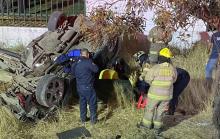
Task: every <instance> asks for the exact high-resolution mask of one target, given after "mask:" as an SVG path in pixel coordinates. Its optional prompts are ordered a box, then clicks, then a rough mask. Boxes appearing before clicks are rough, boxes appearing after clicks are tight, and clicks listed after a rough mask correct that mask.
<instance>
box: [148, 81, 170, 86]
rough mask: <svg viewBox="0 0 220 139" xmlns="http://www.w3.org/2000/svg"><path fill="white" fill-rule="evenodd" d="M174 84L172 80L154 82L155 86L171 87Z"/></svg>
mask: <svg viewBox="0 0 220 139" xmlns="http://www.w3.org/2000/svg"><path fill="white" fill-rule="evenodd" d="M171 84H172V82H171V81H159V80H155V81H153V82H152V85H153V86H158V87H169V86H170V85H171Z"/></svg>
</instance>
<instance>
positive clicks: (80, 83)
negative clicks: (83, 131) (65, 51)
mask: <svg viewBox="0 0 220 139" xmlns="http://www.w3.org/2000/svg"><path fill="white" fill-rule="evenodd" d="M97 72H98V67H97V65H95V64H94V63H93V61H92V60H91V59H90V58H89V51H88V50H87V49H82V50H81V57H80V58H79V60H78V62H77V63H76V64H75V65H74V66H73V67H72V73H73V75H74V76H75V78H76V85H77V92H78V94H79V99H80V100H79V101H80V119H81V122H82V124H83V125H84V124H85V122H86V119H87V103H88V104H89V110H90V120H91V123H92V124H96V122H97V97H96V91H95V89H94V86H93V84H94V76H95V73H97Z"/></svg>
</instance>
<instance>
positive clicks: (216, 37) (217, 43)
mask: <svg viewBox="0 0 220 139" xmlns="http://www.w3.org/2000/svg"><path fill="white" fill-rule="evenodd" d="M211 42H212V44H213V47H212V52H211V55H210V57H209V61H208V63H207V65H206V79H209V78H212V71H213V68H214V67H215V66H216V64H217V62H218V55H219V53H220V32H216V33H214V34H213V35H212V38H211Z"/></svg>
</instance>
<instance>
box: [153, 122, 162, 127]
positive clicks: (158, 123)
mask: <svg viewBox="0 0 220 139" xmlns="http://www.w3.org/2000/svg"><path fill="white" fill-rule="evenodd" d="M162 124H163V123H162V122H158V121H154V126H157V127H161V126H162Z"/></svg>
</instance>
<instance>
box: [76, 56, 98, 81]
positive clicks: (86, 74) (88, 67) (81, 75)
mask: <svg viewBox="0 0 220 139" xmlns="http://www.w3.org/2000/svg"><path fill="white" fill-rule="evenodd" d="M97 72H98V67H97V66H96V65H95V64H94V63H93V62H92V60H91V59H86V58H83V57H82V58H80V59H79V60H78V62H77V63H76V65H75V67H74V73H75V77H76V81H77V84H78V85H89V84H91V85H92V84H93V82H94V74H95V73H97Z"/></svg>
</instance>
